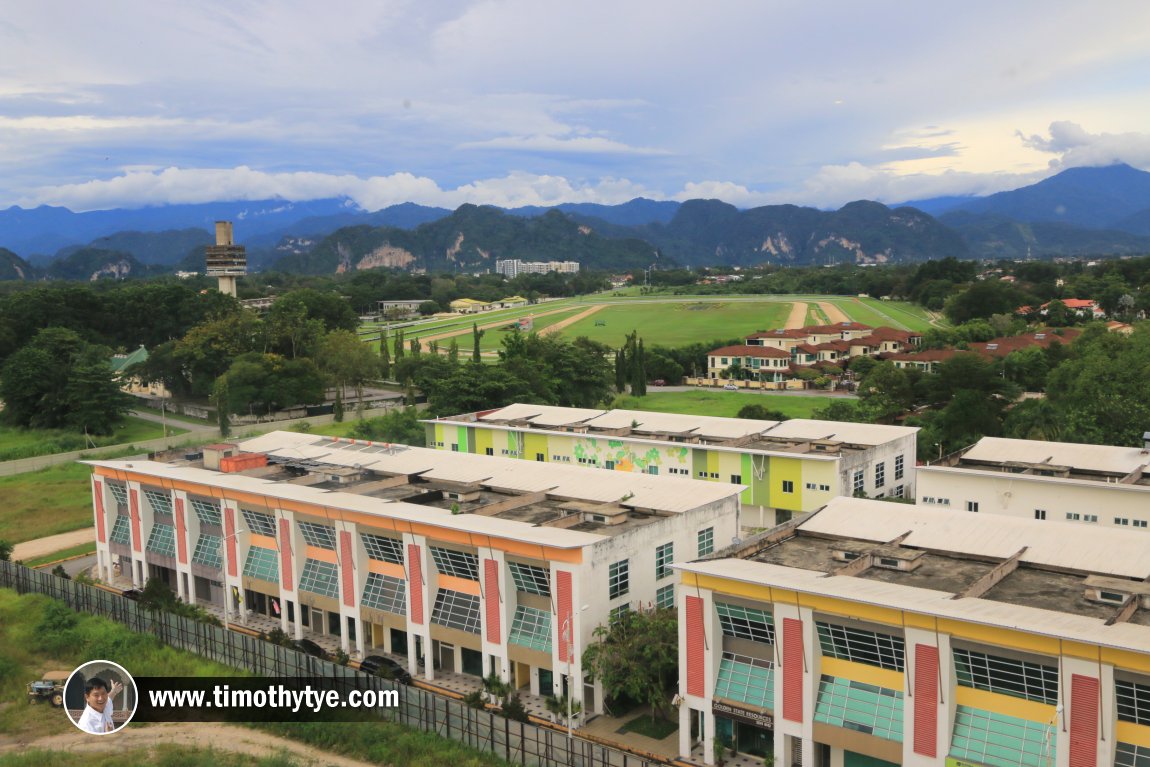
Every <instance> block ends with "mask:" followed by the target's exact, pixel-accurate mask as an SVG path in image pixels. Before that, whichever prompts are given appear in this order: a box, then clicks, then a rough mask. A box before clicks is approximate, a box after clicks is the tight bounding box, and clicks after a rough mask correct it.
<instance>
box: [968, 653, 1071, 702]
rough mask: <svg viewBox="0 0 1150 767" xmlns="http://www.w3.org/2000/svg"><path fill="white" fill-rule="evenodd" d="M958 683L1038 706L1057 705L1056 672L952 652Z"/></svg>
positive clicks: (1020, 662)
mask: <svg viewBox="0 0 1150 767" xmlns="http://www.w3.org/2000/svg"><path fill="white" fill-rule="evenodd" d="M952 655H953V656H954V671H955V677H956V679H957V680H958V683H959V684H960V685H962V686H963V687H973V688H974V689H976V690H989V691H990V692H997V693H1001V694H1003V695H1013V696H1014V697H1016V698H1025V699H1026V700H1033V701H1037V702H1039V703H1048V704H1050V705H1055V704H1056V703H1057V702H1058V668H1057V667H1056V666H1045V665H1042V664H1039V663H1032V662H1029V661H1023V660H1017V659H1015V658H1004V657H1001V656H998V655H987V654H986V653H981V652H975V651H973V650H965V649H962V648H959V647H956V648H954V650H953V651H952Z"/></svg>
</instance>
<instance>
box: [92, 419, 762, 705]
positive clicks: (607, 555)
mask: <svg viewBox="0 0 1150 767" xmlns="http://www.w3.org/2000/svg"><path fill="white" fill-rule="evenodd" d="M204 459H205V460H204V461H202V462H200V461H196V462H194V463H193V462H188V461H177V462H173V463H161V462H157V461H138V460H117V461H89V462H87V463H89V465H91V466H92V469H93V473H92V494H93V512H94V516H95V523H96V538H97V543H96V552H97V559H98V567H99V570H100V575H101V577H102V578H104V579H111V578H112V576H113V575H114V571H115V572H118V573H122V574H123V575H130V576H131V578H132V581H133V583H134V584H135V585H136V586H137V587H140V586H143V585H144V583H145V582H146V581H147V579H149V578H160V579H162V580H164V581H165V582H166V583H168V585H169V586H170V587H171V588H172V589H173V591H175V592H176V593H177V594H178V595H179V597H180V598H182V599H183V600H185V601H188V602H198V603H201V604H204V605H211V606H214V607H216V608H222V609H224V610H225V611H226V612H227V613H229V614H230V615H231V619H232V620H243V617H242V615H241V614H240V611H241V610H242V611H243V614H246V612H247V611H253V612H255V613H258V614H262V615H264V616H268V617H272V618H278V619H279V621H280V626H281V628H282V629H283V631H284V632H285V633H287V634H288V635H289V636H293V637H295V638H297V639H298V638H302V637H303V636H304V631H305V629H306V630H307V631H308V632H309V633H310V634H316V635H319V636H318V637H317V638H324V637H330V638H331V639H333V640H337V641H338V642H339V645H340V646H341V647H342V648H343V650H344V651H346V652H349V653H351V654H353V655H354V654H361V655H368V654H371V653H378V652H384V653H393V654H396V655H400V656H406V657H407V663H408V668H409V669H410V671H411V673H412V674H416V673H419V672H420V670H422V671H423V673H424V674H425V676H426V677H427V678H428V679H433V678H434V676H435V670H436V667H439V668H441V669H442V670H444V671H456V672H463V673H469V674H473V675H476V676H487V675H488V674H490V673H492V672H497V673H499V674H500V676H501V677H502V678H503V679H505V680H509V681H511V682H512V684H513V685H514V687H515V688H522V689H525V690H527V689H529V690H530V691H531V692H532V693H534V694H541V695H550V694H556V695H559V694H561V690H562V689H565V680H566V679H567V678H572V679H574V680H575V684H574V689H575V692H574V695H573V696H572V697H573V699H574V700H578V701H581V702H582V703H583V706H584V709H585V710H587V711H593V712H598V711H601V706H602V696H601V691H600V690H598V689H596V687H595V686H594V685H593V684H592V683H590V682H586V684H585V683H584V681H585V680H584V676H583V672H582V667H581V659H582V653H583V648H584V647H585V646H586V644H587V643H588V642H590V641H591V636H592V632H593V631H594V630H595V628H596V627H597V626H599V625H601V624H605V623H607V622H608V621H609V620H611V619H612V617H613V616H615V615H617V614H618V613H619V612H620V611H625V610H629V609H635V608H636V607H638V606H640V605H642V606H646V605H648V604H651V603H657V604H660V605H663V606H666V607H671V606H673V605H674V589H675V580H676V579H675V577H674V573H673V571H672V569H671V564H672V562H673V561H674V560H675V559H676V558H680V559H681V558H691V557H696V556H699V555H700V553H706V552H708V551H710V550H712V549H713V548H714V546H715V544H716V542H718V545H720V546H721V545H723V544H725V543H726V542H729V541H730V540H731V539H732V537H733V536H734V535H736V533H737V530H738V527H737V524H738V523H737V519H738V504H739V501H738V496H739V492H740V491H741V490H742V488H741V487H739V486H737V485H730V484H714V485H708V484H702V483H698V482H692V481H690V480H687V479H679V478H675V477H652V476H643V475H634V474H618V475H614V476H605V477H603V478H602V479H601V481H599V482H595V483H588V482H587V481H586V473H585V472H583V471H581V470H579V469H578V468H576V467H571V466H526V465H524V464H523V463H522V462H521V461H513V460H508V459H502V460H500V459H492V458H487V457H483V456H474V455H465V454H450V453H444V452H440V451H436V450H428V449H424V448H412V447H407V446H404V445H385V444H379V443H371V442H367V441H356V440H341V439H332V438H329V437H320V436H315V435H308V434H297V433H291V432H274V433H272V434H268V435H265V436H263V437H258V438H256V439H252V440H248V441H246V442H243V443H240V444H239V445H238V446H237V445H216V446H209V448H207V449H205V452H204ZM205 465H206V466H213V467H214V466H218V467H219V470H213V469H211V468H205ZM421 657H423V658H424V659H425V663H424V664H423V667H422V669H421V668H420V664H419V663H418V659H419V658H421ZM428 659H429V660H432V661H434V662H433V663H432V662H426V660H428Z"/></svg>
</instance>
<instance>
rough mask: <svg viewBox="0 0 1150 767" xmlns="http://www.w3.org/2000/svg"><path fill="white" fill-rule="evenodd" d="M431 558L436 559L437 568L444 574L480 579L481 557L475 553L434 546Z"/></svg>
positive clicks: (474, 579) (473, 579)
mask: <svg viewBox="0 0 1150 767" xmlns="http://www.w3.org/2000/svg"><path fill="white" fill-rule="evenodd" d="M431 558H432V559H433V560H434V561H435V567H436V569H437V570H439V572H441V573H443V574H444V575H453V576H455V577H456V578H466V579H467V580H469V581H477V580H479V558H478V557H477V556H475V555H474V554H470V553H467V552H465V551H455V550H454V549H441V548H440V547H438V546H432V547H431Z"/></svg>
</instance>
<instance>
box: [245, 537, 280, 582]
mask: <svg viewBox="0 0 1150 767" xmlns="http://www.w3.org/2000/svg"><path fill="white" fill-rule="evenodd" d="M279 563H280V562H279V553H278V552H277V551H276V550H275V549H265V548H263V547H262V546H252V547H251V548H249V549H248V558H247V561H245V562H244V575H245V576H246V577H248V578H259V579H261V580H265V581H271V582H272V583H279V582H280V570H279Z"/></svg>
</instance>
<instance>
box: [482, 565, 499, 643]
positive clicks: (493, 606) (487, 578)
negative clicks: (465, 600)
mask: <svg viewBox="0 0 1150 767" xmlns="http://www.w3.org/2000/svg"><path fill="white" fill-rule="evenodd" d="M483 586H484V588H483V607H484V609H485V610H486V615H487V641H488V642H491V643H492V644H499V639H500V637H501V636H502V632H501V631H500V630H499V628H500V627H499V562H497V561H496V560H494V559H485V560H483Z"/></svg>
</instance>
